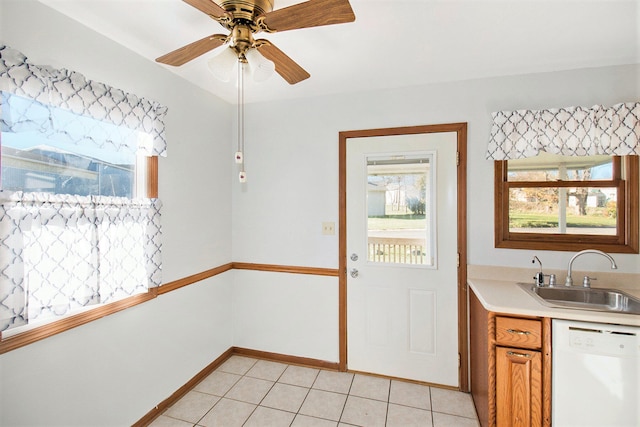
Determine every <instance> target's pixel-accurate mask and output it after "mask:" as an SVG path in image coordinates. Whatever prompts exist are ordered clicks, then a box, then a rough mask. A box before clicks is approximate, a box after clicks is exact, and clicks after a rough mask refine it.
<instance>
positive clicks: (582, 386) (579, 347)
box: [551, 319, 640, 427]
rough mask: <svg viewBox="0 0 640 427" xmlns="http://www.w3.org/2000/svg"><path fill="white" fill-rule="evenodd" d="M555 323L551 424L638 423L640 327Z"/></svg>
mask: <svg viewBox="0 0 640 427" xmlns="http://www.w3.org/2000/svg"><path fill="white" fill-rule="evenodd" d="M552 324H553V338H552V341H553V342H552V360H553V367H552V383H551V384H552V401H551V412H552V415H551V420H552V425H553V426H554V427H569V426H570V427H573V426H575V427H587V426H594V427H595V426H597V427H639V426H640V391H639V389H640V328H638V327H632V326H621V325H609V324H602V323H587V322H576V321H567V320H555V319H554V320H553V322H552Z"/></svg>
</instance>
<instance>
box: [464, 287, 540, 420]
mask: <svg viewBox="0 0 640 427" xmlns="http://www.w3.org/2000/svg"><path fill="white" fill-rule="evenodd" d="M469 314H470V319H469V320H470V322H469V331H470V352H471V394H472V396H473V400H474V403H475V405H476V410H477V412H478V417H479V419H480V423H481V425H482V426H483V427H540V426H550V425H551V320H550V319H547V318H533V317H517V316H513V315H503V314H497V313H492V312H489V311H487V310H486V309H485V308H484V307H483V306H482V304H481V303H480V301H479V300H478V298H477V297H476V295H475V294H474V293H473V292H470V300H469Z"/></svg>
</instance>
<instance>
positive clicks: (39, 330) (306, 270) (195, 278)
mask: <svg viewBox="0 0 640 427" xmlns="http://www.w3.org/2000/svg"><path fill="white" fill-rule="evenodd" d="M231 269H238V270H255V271H269V272H280V273H292V274H309V275H317V276H332V277H338V270H337V269H331V268H317V267H295V266H286V265H271V264H251V263H235V262H231V263H227V264H223V265H221V266H218V267H215V268H212V269H210V270H206V271H203V272H201V273H197V274H193V275H191V276H187V277H184V278H182V279H178V280H174V281H172V282H168V283H165V284H163V285H162V286H160V287H157V288H152V289H149V291H148V292H147V293H144V294H139V295H134V296H131V297H128V298H125V299H122V300H120V301H116V302H113V303H111V304H106V305H103V306H100V307H96V308H94V309H92V310H88V311H86V312H83V313H78V314H76V315H73V316H69V317H65V318H64V319H60V320H56V321H54V322H51V323H47V324H46V325H42V326H38V327H36V328H33V329H31V330H28V331H25V332H22V333H20V334H16V335H13V336H10V337H3V336H2V332H0V354H3V353H6V352H9V351H11V350H15V349H17V348H20V347H24V346H26V345H29V344H32V343H34V342H37V341H40V340H42V339H45V338H48V337H50V336H53V335H56V334H59V333H61V332H64V331H67V330H69V329H73V328H75V327H77V326H81V325H84V324H87V323H89V322H92V321H94V320H97V319H101V318H103V317H105V316H108V315H110V314H113V313H117V312H119V311H122V310H124V309H127V308H129V307H133V306H136V305H138V304H142V303H143V302H146V301H149V300H151V299H154V298H155V297H156V296H158V295H164V294H166V293H168V292H172V291H175V290H177V289H180V288H183V287H185V286H188V285H192V284H194V283H197V282H199V281H201V280H204V279H208V278H210V277H213V276H216V275H218V274H221V273H224V272H226V271H229V270H231Z"/></svg>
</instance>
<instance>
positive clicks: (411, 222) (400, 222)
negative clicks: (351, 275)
mask: <svg viewBox="0 0 640 427" xmlns="http://www.w3.org/2000/svg"><path fill="white" fill-rule="evenodd" d="M433 160H434V155H433V154H426V153H425V154H424V155H421V156H417V157H415V158H412V157H409V156H404V155H403V156H384V157H368V158H367V175H368V176H367V217H368V218H367V247H368V256H367V260H368V261H369V262H374V263H393V264H414V265H424V266H434V265H435V250H434V247H433V246H434V240H435V239H434V238H433V236H432V234H433V230H434V224H435V214H434V212H435V210H434V209H433V205H434V197H433V190H434V188H433V185H432V184H433V180H434V178H433V177H434V166H433Z"/></svg>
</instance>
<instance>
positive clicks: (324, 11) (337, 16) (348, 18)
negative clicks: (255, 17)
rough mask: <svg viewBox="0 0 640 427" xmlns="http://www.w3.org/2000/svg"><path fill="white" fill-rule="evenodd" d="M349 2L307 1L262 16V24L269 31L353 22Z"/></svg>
mask: <svg viewBox="0 0 640 427" xmlns="http://www.w3.org/2000/svg"><path fill="white" fill-rule="evenodd" d="M355 19H356V16H355V14H354V13H353V10H352V9H351V5H350V4H349V0H309V1H306V2H304V3H299V4H294V5H292V6H289V7H285V8H283V9H278V10H274V11H272V12H269V13H267V14H265V15H264V17H263V21H262V22H263V23H264V24H265V25H266V26H267V28H268V30H270V31H287V30H295V29H297V28H309V27H319V26H321V25H332V24H342V23H345V22H353V21H355Z"/></svg>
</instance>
